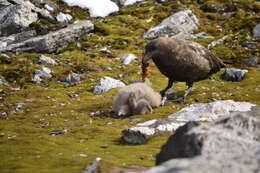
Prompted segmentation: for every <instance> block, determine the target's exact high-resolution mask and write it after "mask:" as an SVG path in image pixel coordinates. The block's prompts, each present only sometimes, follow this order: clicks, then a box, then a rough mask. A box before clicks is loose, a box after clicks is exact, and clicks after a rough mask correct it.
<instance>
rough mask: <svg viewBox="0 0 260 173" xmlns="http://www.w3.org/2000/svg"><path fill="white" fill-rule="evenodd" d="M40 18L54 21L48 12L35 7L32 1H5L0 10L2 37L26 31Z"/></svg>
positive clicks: (0, 33)
mask: <svg viewBox="0 0 260 173" xmlns="http://www.w3.org/2000/svg"><path fill="white" fill-rule="evenodd" d="M39 17H43V18H46V19H48V20H50V21H54V18H53V17H52V16H51V14H50V13H49V12H48V11H47V10H45V9H40V8H38V7H35V6H34V5H33V4H32V3H31V2H30V1H24V0H12V1H7V0H3V2H1V10H0V23H1V24H0V36H1V35H2V36H7V35H10V34H15V33H18V32H21V31H25V30H26V29H27V28H29V25H30V24H31V23H33V22H36V21H37V20H38V18H39Z"/></svg>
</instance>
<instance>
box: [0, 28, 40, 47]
mask: <svg viewBox="0 0 260 173" xmlns="http://www.w3.org/2000/svg"><path fill="white" fill-rule="evenodd" d="M34 36H36V31H35V30H30V31H23V32H20V33H17V34H12V35H9V36H6V37H0V52H1V50H4V49H6V48H7V46H9V45H11V44H14V43H19V42H22V41H24V40H27V39H29V38H32V37H34Z"/></svg>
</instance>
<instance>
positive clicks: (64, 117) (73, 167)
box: [0, 0, 260, 173]
mask: <svg viewBox="0 0 260 173" xmlns="http://www.w3.org/2000/svg"><path fill="white" fill-rule="evenodd" d="M57 2H58V5H59V6H60V9H61V11H65V10H66V9H70V12H71V14H72V15H73V17H74V19H75V20H79V19H90V18H89V17H88V12H87V11H85V10H82V9H79V8H77V7H67V6H65V4H64V3H62V2H60V1H57ZM217 2H218V3H224V2H226V1H221V0H219V1H216V3H217ZM232 2H233V3H235V6H236V7H237V8H239V10H237V11H236V13H235V15H234V16H233V17H226V16H223V15H220V14H216V13H205V12H203V11H201V9H200V7H201V6H202V5H203V4H197V3H195V2H194V1H185V2H184V1H181V0H180V1H168V2H166V3H163V4H155V2H154V0H147V1H144V2H141V3H138V4H135V5H133V6H129V7H126V8H123V9H121V10H120V12H117V13H115V14H112V15H110V16H108V17H106V18H103V19H101V18H97V19H91V20H92V21H93V22H94V24H95V32H94V34H91V35H89V36H86V37H85V38H83V39H82V40H81V41H79V42H78V43H80V45H81V47H80V48H78V47H77V46H76V45H77V44H76V43H73V44H71V45H69V46H68V47H67V48H66V49H64V50H63V51H61V52H60V53H59V54H53V55H48V56H50V57H53V58H54V59H56V60H57V61H58V62H62V63H63V64H67V65H59V66H48V65H47V67H49V68H51V69H52V71H53V78H52V79H49V80H45V81H44V83H43V84H41V85H37V84H34V83H33V82H31V78H32V75H33V71H34V69H35V68H37V67H40V66H41V65H39V64H36V63H35V62H37V60H38V57H39V56H40V55H41V54H35V53H22V54H20V55H10V56H12V57H13V61H12V63H10V64H5V63H1V64H0V74H1V75H3V76H4V77H5V78H6V79H7V80H8V82H9V83H10V86H0V89H3V90H4V93H1V94H0V96H1V105H0V110H1V112H6V113H7V115H4V114H2V115H1V119H0V145H1V147H0V155H1V162H0V172H36V171H37V172H57V173H59V172H81V171H82V170H83V168H84V167H85V165H86V164H88V163H89V162H90V161H92V160H93V159H94V158H96V157H101V158H102V159H103V161H104V165H105V166H104V167H102V169H104V170H108V169H109V167H112V166H119V167H132V166H133V165H143V166H147V167H150V166H153V165H154V156H155V154H156V153H157V152H158V151H159V149H160V147H161V145H162V144H163V143H165V141H166V139H167V137H168V136H169V134H164V135H161V136H156V137H153V138H152V139H151V140H149V141H148V143H146V144H144V145H129V144H126V143H124V142H123V141H122V140H121V131H122V130H123V129H126V128H128V127H131V126H133V125H134V124H131V123H129V120H131V119H135V118H142V121H146V120H150V119H155V118H162V117H166V116H168V115H169V114H171V113H174V112H176V111H178V110H180V109H181V108H182V107H184V106H187V105H189V104H193V103H202V102H210V101H213V100H219V99H232V100H236V101H248V102H251V103H255V104H260V94H259V91H260V88H259V87H260V86H259V84H260V72H259V68H254V67H246V66H245V65H243V64H242V62H243V61H242V60H243V59H244V58H248V57H250V56H259V47H260V46H259V44H258V46H256V47H251V48H246V47H243V46H242V45H241V42H243V41H245V40H249V41H250V38H248V36H250V35H251V31H252V28H253V26H254V25H255V24H256V23H257V21H258V22H259V18H260V14H259V2H255V1H252V0H247V1H242V0H241V1H239V0H236V1H234V0H233V1H232ZM184 8H191V9H193V10H194V11H195V14H196V15H197V16H198V17H199V19H200V23H201V24H200V28H199V31H204V32H206V33H208V34H209V35H212V36H214V37H215V38H216V39H217V38H221V37H223V36H224V35H228V39H227V41H226V42H225V44H221V45H218V46H216V47H214V48H213V49H212V52H213V53H214V54H216V55H217V56H218V57H220V58H221V59H223V60H224V61H225V62H229V63H232V66H237V67H243V68H246V69H248V70H249V72H248V73H247V74H246V77H245V79H244V80H242V81H241V82H227V81H223V80H222V79H220V74H221V73H222V72H223V71H221V72H219V73H217V74H215V75H213V76H212V77H211V78H210V79H208V80H204V81H201V82H197V83H196V84H195V85H194V90H193V91H192V92H191V94H190V95H189V97H188V98H187V100H186V101H185V102H184V103H167V104H166V105H165V106H163V107H159V108H157V109H155V111H154V112H153V114H146V115H143V116H141V115H135V116H132V117H128V118H118V119H116V118H109V117H91V116H90V114H91V112H96V111H98V110H110V109H111V102H112V99H113V96H114V95H115V94H116V92H117V90H118V89H112V90H110V91H108V92H105V93H103V94H101V95H94V94H92V86H93V85H95V84H96V83H97V81H98V80H99V79H100V77H103V76H111V77H114V78H116V77H117V76H118V74H124V77H123V78H122V79H121V80H123V81H125V82H126V83H128V81H129V80H132V79H137V78H140V75H141V70H140V59H138V60H135V61H134V62H133V63H132V64H130V65H128V66H120V63H119V59H118V57H119V56H120V55H122V54H124V53H134V54H136V55H137V56H138V57H139V58H140V57H141V56H142V54H143V50H144V45H145V44H146V41H145V40H144V39H143V38H142V35H143V33H144V32H145V31H146V30H147V29H149V28H150V27H152V26H154V25H156V24H158V23H160V21H161V20H162V19H164V18H165V17H167V16H169V15H171V14H172V12H174V11H178V10H180V9H184ZM40 24H41V22H39V25H40ZM199 31H198V32H199ZM213 40H214V39H213ZM195 41H198V42H199V43H201V44H204V45H207V44H208V43H210V42H211V41H212V39H211V40H206V39H198V40H195ZM103 47H107V48H108V49H109V50H111V51H112V53H111V54H106V53H102V52H100V51H99V49H101V48H103ZM86 49H88V50H87V51H86ZM257 53H258V54H257ZM100 65H109V66H111V67H112V68H113V70H112V71H108V70H102V69H101V68H100ZM71 70H73V71H76V72H80V73H83V74H84V76H85V79H84V80H83V81H81V82H80V83H77V84H76V85H75V86H71V87H68V88H64V83H61V82H58V80H59V79H61V78H62V77H64V76H66V75H67V74H68V73H69V72H70V71H71ZM149 78H150V80H151V81H152V83H153V88H154V89H155V90H157V91H159V90H160V89H162V88H163V87H165V86H166V84H167V79H166V78H165V77H164V76H162V75H161V74H160V72H159V71H158V70H157V69H156V67H155V66H154V65H153V64H151V67H150V69H149ZM184 87H185V86H184V84H183V83H177V84H176V85H175V86H174V88H175V89H177V90H178V91H179V92H178V95H181V94H183V90H184ZM12 88H13V89H12ZM14 88H20V90H16V89H14ZM70 93H76V94H78V95H79V96H78V97H76V98H71V97H69V96H68V94H70ZM17 103H25V104H24V106H23V107H22V108H21V109H20V110H17V111H16V112H13V111H12V110H14V109H15V104H17ZM142 121H141V122H142ZM56 129H61V130H62V129H67V130H68V132H67V133H65V134H61V135H57V136H51V135H50V132H51V131H52V130H56ZM80 154H86V155H87V157H80ZM108 165H109V166H108Z"/></svg>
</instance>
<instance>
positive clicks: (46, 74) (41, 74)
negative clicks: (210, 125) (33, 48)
mask: <svg viewBox="0 0 260 173" xmlns="http://www.w3.org/2000/svg"><path fill="white" fill-rule="evenodd" d="M51 77H52V75H51V70H50V69H49V68H47V67H41V68H38V69H36V70H35V71H34V77H33V79H32V81H34V82H36V83H41V81H42V80H43V79H45V78H51Z"/></svg>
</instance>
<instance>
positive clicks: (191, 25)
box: [143, 10, 198, 39]
mask: <svg viewBox="0 0 260 173" xmlns="http://www.w3.org/2000/svg"><path fill="white" fill-rule="evenodd" d="M197 25H198V19H197V17H196V16H195V15H194V14H193V12H192V11H191V10H184V11H180V12H178V13H175V14H173V15H171V16H170V17H168V18H166V19H164V20H163V21H162V22H161V23H160V24H159V25H157V26H155V27H153V28H151V29H149V30H148V31H147V32H146V33H145V34H144V36H143V37H144V38H145V39H154V38H157V37H172V36H175V37H177V36H176V35H178V34H179V35H182V37H183V38H184V37H185V35H186V34H188V35H189V34H190V33H192V32H193V31H194V30H195V29H197V28H198V26H197ZM182 37H181V38H182ZM178 38H179V37H178Z"/></svg>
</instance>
